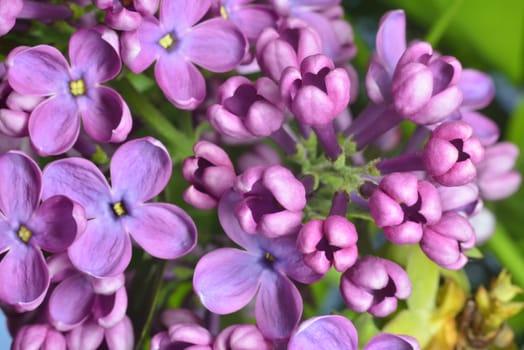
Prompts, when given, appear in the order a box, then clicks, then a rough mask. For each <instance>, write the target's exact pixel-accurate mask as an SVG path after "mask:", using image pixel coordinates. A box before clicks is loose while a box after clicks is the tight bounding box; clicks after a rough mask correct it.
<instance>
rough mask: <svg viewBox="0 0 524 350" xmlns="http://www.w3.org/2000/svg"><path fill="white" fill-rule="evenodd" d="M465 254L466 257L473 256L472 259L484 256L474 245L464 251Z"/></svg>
mask: <svg viewBox="0 0 524 350" xmlns="http://www.w3.org/2000/svg"><path fill="white" fill-rule="evenodd" d="M465 254H466V256H467V257H468V258H473V259H482V258H483V257H484V254H483V253H482V251H481V250H480V249H478V248H477V247H474V248H473V249H470V250H468V251H466V253H465Z"/></svg>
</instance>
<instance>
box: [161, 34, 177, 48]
mask: <svg viewBox="0 0 524 350" xmlns="http://www.w3.org/2000/svg"><path fill="white" fill-rule="evenodd" d="M174 43H175V38H173V36H172V35H171V33H167V34H166V35H164V36H163V37H161V38H160V40H158V44H159V45H160V46H162V47H163V48H164V49H166V50H169V49H170V48H171V47H172V46H173V44H174Z"/></svg>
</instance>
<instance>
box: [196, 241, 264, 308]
mask: <svg viewBox="0 0 524 350" xmlns="http://www.w3.org/2000/svg"><path fill="white" fill-rule="evenodd" d="M260 259H261V257H259V256H254V255H251V254H248V253H247V252H245V251H242V250H238V249H233V248H220V249H217V250H214V251H212V252H210V253H208V254H206V255H204V256H203V257H202V258H201V259H200V260H199V261H198V263H197V265H196V268H195V273H194V275H193V288H194V289H195V292H196V293H197V295H198V297H199V298H200V301H201V302H202V304H203V305H204V306H205V307H206V308H207V309H209V310H210V311H212V312H214V313H218V314H227V313H231V312H235V311H237V310H240V309H241V308H242V307H244V306H245V305H247V303H249V301H251V299H253V296H254V295H255V293H256V291H257V289H258V286H259V284H260V278H261V277H262V273H263V271H264V265H263V263H262V262H261V261H260ZM272 307H274V305H272Z"/></svg>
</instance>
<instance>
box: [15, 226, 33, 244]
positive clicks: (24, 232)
mask: <svg viewBox="0 0 524 350" xmlns="http://www.w3.org/2000/svg"><path fill="white" fill-rule="evenodd" d="M32 236H33V233H32V232H31V231H30V230H29V229H28V228H27V227H25V226H24V225H20V228H19V229H18V238H20V239H21V240H22V242H24V243H27V242H29V240H30V239H31V237H32Z"/></svg>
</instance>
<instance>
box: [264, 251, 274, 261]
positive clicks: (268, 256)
mask: <svg viewBox="0 0 524 350" xmlns="http://www.w3.org/2000/svg"><path fill="white" fill-rule="evenodd" d="M264 258H265V259H266V260H267V261H270V262H275V257H274V256H273V255H271V253H268V252H266V255H264Z"/></svg>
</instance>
